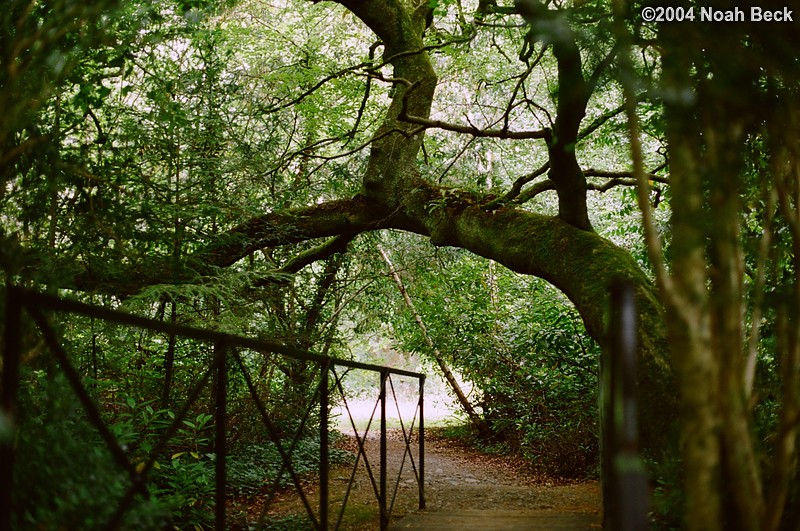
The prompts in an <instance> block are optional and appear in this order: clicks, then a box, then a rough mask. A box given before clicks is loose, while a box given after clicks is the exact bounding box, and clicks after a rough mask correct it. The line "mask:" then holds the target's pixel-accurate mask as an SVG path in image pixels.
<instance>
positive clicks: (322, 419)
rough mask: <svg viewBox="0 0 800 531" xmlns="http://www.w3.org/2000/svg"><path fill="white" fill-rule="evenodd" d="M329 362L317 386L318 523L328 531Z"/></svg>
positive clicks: (326, 362) (323, 369)
mask: <svg viewBox="0 0 800 531" xmlns="http://www.w3.org/2000/svg"><path fill="white" fill-rule="evenodd" d="M330 367H331V362H330V360H327V361H325V362H323V363H322V366H321V367H320V384H319V521H320V525H321V527H322V529H324V530H326V531H327V529H328V470H329V469H328V467H329V466H330V459H329V452H328V390H329V389H328V375H329V372H330Z"/></svg>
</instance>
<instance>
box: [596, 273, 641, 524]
mask: <svg viewBox="0 0 800 531" xmlns="http://www.w3.org/2000/svg"><path fill="white" fill-rule="evenodd" d="M636 351H637V346H636V299H635V290H634V286H633V284H631V283H630V282H622V281H620V282H616V283H614V284H613V285H612V286H611V323H610V327H609V346H608V348H607V349H605V350H604V351H603V357H602V358H601V362H600V385H601V389H600V400H601V415H600V416H601V432H602V435H601V439H602V440H601V451H602V454H601V455H602V458H601V459H602V461H601V472H602V485H603V487H602V490H603V528H604V529H613V530H615V531H617V530H618V531H641V530H645V529H649V522H648V517H647V512H648V505H649V503H648V497H649V494H648V485H647V474H646V472H645V470H644V465H643V463H642V460H641V458H640V457H639V434H638V421H637V414H638V413H637V408H636V395H635V393H636Z"/></svg>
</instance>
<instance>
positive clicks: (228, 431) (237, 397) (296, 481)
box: [0, 286, 648, 531]
mask: <svg viewBox="0 0 800 531" xmlns="http://www.w3.org/2000/svg"><path fill="white" fill-rule="evenodd" d="M612 302H613V303H614V311H613V312H612V321H613V322H612V334H611V337H612V345H611V348H610V349H609V353H604V359H603V361H602V363H601V378H600V380H601V408H600V413H601V414H600V416H601V424H602V434H601V439H602V440H601V449H602V469H603V486H602V490H603V499H604V501H605V503H604V505H605V507H604V511H603V527H605V528H607V529H615V530H640V529H647V528H648V521H647V499H648V494H647V491H648V487H647V480H646V477H645V475H644V472H643V469H642V467H641V462H640V460H639V458H638V455H637V452H636V446H637V442H636V430H637V429H636V425H635V417H636V406H635V401H634V400H633V397H632V391H633V388H634V375H635V369H634V366H633V363H634V361H635V334H634V330H635V311H634V308H633V291H632V289H631V288H630V286H627V287H626V286H621V287H620V286H618V287H616V288H614V289H613V290H612ZM87 325H90V328H91V330H92V331H93V332H92V333H91V334H89V335H87V334H86V333H85V332H84V334H83V335H81V334H78V333H76V330H85V329H86V328H87ZM142 334H144V335H146V336H147V337H148V338H149V341H150V343H151V344H152V345H154V348H153V349H152V351H151V352H149V353H148V355H151V356H152V355H154V354H153V352H161V353H162V355H163V352H164V348H165V345H167V346H168V350H170V351H172V352H173V353H174V351H175V349H174V347H175V344H176V342H180V344H181V346H182V349H183V351H184V352H192V353H196V355H195V354H192V357H193V358H195V357H199V358H198V359H201V360H203V363H200V364H198V363H197V360H196V359H194V363H187V361H186V359H183V360H181V359H169V360H168V361H165V362H164V364H163V365H158V364H157V365H158V370H155V371H154V373H155V374H156V375H157V376H156V377H155V378H156V379H158V378H161V380H162V381H161V382H160V383H159V385H162V386H163V389H164V393H163V395H162V397H161V404H162V406H166V405H169V409H168V414H167V415H161V416H159V413H161V412H163V411H164V409H163V408H162V410H159V411H156V409H155V407H153V406H157V404H155V402H156V400H152V401H150V402H153V404H152V405H151V404H150V403H146V404H136V403H135V401H134V400H133V399H131V398H130V397H128V398H127V399H126V398H125V397H122V396H121V394H120V392H119V389H118V387H117V386H116V384H115V382H114V378H115V377H119V376H120V375H119V374H106V372H105V371H106V369H105V367H104V362H105V361H106V360H104V359H103V356H102V352H103V349H102V348H101V347H99V346H98V343H100V342H102V343H103V344H104V345H110V344H112V343H114V342H116V345H117V349H118V350H120V345H123V347H122V348H121V350H122V351H123V352H124V345H129V344H130V343H131V342H132V338H136V337H138V338H141V337H143V336H142ZM159 349H160V350H159ZM45 351H49V353H50V356H44V355H43V354H42V353H43V352H45ZM37 357H38V358H40V360H38V361H37ZM265 357H267V358H265ZM134 358H135V356H133V355H131V360H133V359H134ZM41 359H46V360H48V361H46V362H41ZM265 359H266V360H267V361H268V362H269V363H266V364H265V363H264V362H265ZM131 362H133V361H131ZM279 362H280V363H284V364H287V363H288V364H290V365H291V364H294V365H293V366H295V367H296V366H300V365H302V366H303V367H304V368H305V371H306V372H305V375H306V376H305V377H306V381H307V386H306V387H307V393H306V394H304V395H302V396H292V397H291V398H288V397H285V396H277V397H276V396H275V394H276V393H275V392H273V393H272V395H270V388H269V386H266V389H265V385H264V384H263V380H264V379H265V377H266V376H265V372H264V366H265V365H270V364H272V365H274V364H277V363H279ZM2 363H3V365H2V396H1V397H0V398H1V399H2V402H0V531H6V530H8V531H10V530H12V529H22V528H25V527H27V528H30V527H37V525H36V524H37V522H36V521H35V520H34V521H32V520H31V517H30V515H29V514H27V513H24V512H25V510H26V508H25V507H23V506H21V501H20V500H19V499H18V498H17V496H15V494H14V493H15V492H16V491H18V490H19V489H20V488H23V487H24V486H25V485H21V483H25V482H26V481H27V480H28V478H26V477H23V474H21V473H20V470H24V469H25V468H24V467H25V466H26V465H27V463H24V462H20V461H21V459H20V458H19V456H20V454H23V453H24V452H23V450H24V449H23V448H21V445H23V444H24V442H23V443H21V442H20V441H24V440H25V438H24V436H23V435H24V432H25V430H26V428H27V426H28V425H29V424H30V422H29V419H27V418H26V411H22V408H21V407H20V404H21V399H20V396H21V395H22V394H23V393H28V391H26V386H28V387H30V386H33V387H36V386H37V385H40V384H41V379H42V378H43V376H42V374H44V375H45V376H44V378H52V375H53V373H58V374H61V375H63V380H66V382H67V384H65V387H68V389H67V392H69V393H71V396H72V398H73V401H74V402H75V404H76V406H75V410H74V411H73V414H74V415H76V416H78V417H79V418H80V419H81V422H83V423H84V424H85V425H91V427H92V429H93V430H95V432H96V436H95V438H94V440H96V441H97V443H96V444H95V445H94V446H95V447H96V448H93V450H95V451H103V452H106V454H107V461H109V462H110V463H111V466H113V467H115V468H116V471H117V477H118V478H121V479H119V480H118V481H117V482H116V483H117V488H116V490H115V491H114V495H113V496H112V495H111V494H109V489H108V488H103V486H102V485H94V487H96V488H97V489H98V490H97V492H98V493H102V495H103V496H104V497H107V498H108V499H109V503H108V507H106V511H105V513H104V514H103V515H101V516H99V517H98V518H100V520H96V521H95V522H93V525H92V528H95V529H130V528H136V529H139V528H143V526H142V525H140V524H137V523H135V522H137V521H138V520H135V519H134V520H132V519H131V518H132V517H131V514H136V513H137V511H138V512H139V513H141V512H142V507H156V508H158V507H159V501H160V498H162V497H164V496H165V493H167V495H168V494H170V488H172V489H173V491H175V490H179V491H180V490H181V489H182V485H176V484H175V483H169V479H167V480H166V483H167V484H166V485H165V484H164V482H165V479H164V478H165V477H167V478H168V477H169V476H165V474H164V473H163V469H164V467H169V466H170V465H173V467H176V466H177V465H176V461H178V462H182V459H183V458H184V457H188V456H191V458H189V462H188V463H187V464H186V465H185V466H186V467H187V468H185V469H183V468H181V469H180V470H179V471H182V472H184V473H185V472H186V471H187V470H188V471H192V470H194V471H195V472H197V468H196V467H197V466H198V465H199V461H200V460H201V459H205V463H206V464H207V470H206V472H207V473H206V474H200V475H199V476H198V477H196V478H195V480H196V481H195V483H197V482H199V481H200V480H205V481H206V482H207V483H208V484H207V485H206V486H205V487H206V488H205V492H206V495H207V496H208V497H211V496H213V503H212V502H211V500H209V499H206V500H204V503H203V504H202V510H204V511H205V512H206V513H209V512H211V511H213V515H212V514H205V515H204V516H205V520H204V521H205V524H204V525H206V526H207V525H208V522H213V526H214V528H215V529H217V530H223V529H248V530H250V529H284V530H294V529H298V530H300V529H302V530H305V529H315V530H328V529H371V528H374V527H377V524H375V522H376V521H379V522H380V524H379V526H380V529H389V527H390V519H391V516H392V512H393V509H394V508H395V504H396V502H397V501H398V499H400V498H403V499H402V501H401V503H399V504H398V507H399V506H401V505H402V506H403V507H405V508H406V509H407V510H411V511H413V510H414V509H418V510H419V512H418V513H417V514H413V515H410V516H408V517H406V518H402V519H399V520H397V519H395V521H393V522H392V529H587V528H594V527H599V525H598V523H597V522H595V521H594V520H593V519H588V520H587V519H585V518H584V519H582V520H581V519H580V518H579V519H578V520H576V519H575V517H574V515H573V517H572V518H573V519H572V520H570V516H568V515H562V517H559V515H553V514H539V513H536V512H530V514H528V513H526V512H524V511H523V512H515V513H513V514H512V513H502V514H501V513H498V512H496V511H495V512H491V511H489V512H486V511H466V512H464V511H462V512H461V513H458V514H446V513H444V512H436V511H432V512H426V511H424V509H425V424H424V418H425V417H424V408H423V405H424V384H425V376H424V375H423V374H418V373H414V372H409V371H403V370H398V369H394V368H390V367H384V366H378V365H372V364H367V363H359V362H355V361H351V360H345V359H336V358H331V357H326V356H321V355H318V354H315V353H312V352H307V351H303V350H298V349H294V348H291V347H287V346H285V345H282V344H278V343H274V342H269V341H263V340H257V339H251V338H246V337H241V336H237V335H231V334H226V333H221V332H216V331H211V330H205V329H198V328H191V327H186V326H180V325H177V324H174V323H168V322H165V321H159V320H152V319H146V318H143V317H138V316H135V315H131V314H129V313H124V312H121V311H117V310H112V309H108V308H102V307H97V306H92V305H87V304H84V303H81V302H76V301H72V300H65V299H59V298H56V297H53V296H49V295H45V294H41V293H36V292H32V291H26V290H23V289H19V288H16V287H9V288H7V291H6V307H5V337H4V350H3V358H2ZM37 363H39V368H32V367H31V366H37ZM42 363H44V364H45V367H44V368H41V364H42ZM117 363H119V359H118V360H117ZM151 363H152V360H151ZM188 367H191V370H189V368H188ZM259 368H260V371H259ZM37 371H38V372H37ZM159 371H161V372H159ZM181 371H188V372H187V374H181ZM37 378H38V379H37ZM179 378H180V379H181V380H180V381H181V382H183V385H184V387H183V389H188V393H187V392H186V391H182V393H183V394H186V396H185V397H183V396H181V397H178V396H171V395H170V381H171V380H177V379H179ZM349 379H353V380H355V381H357V382H358V385H356V386H354V385H352V383H351V382H349ZM349 383H350V384H349ZM142 385H146V384H145V383H142ZM173 387H174V386H173ZM356 388H357V389H358V392H357V396H355V394H354V391H353V389H356ZM399 388H402V389H403V391H404V392H403V398H399V395H400V393H398V392H397V391H398V389H399ZM234 390H235V392H234ZM409 390H411V391H410V392H409ZM151 391H152V388H151ZM28 394H29V393H28ZM173 394H177V393H173ZM409 394H411V395H412V396H413V399H412V403H413V404H415V407H411V408H408V407H407V404H408V396H409ZM356 400H358V402H359V403H360V404H362V405H363V404H364V402H365V401H367V403H369V404H372V411H371V416H370V417H369V419H368V420H367V421H366V423H365V421H364V420H363V419H361V420H359V421H356V420H355V419H354V415H353V414H352V413H351V408H350V403H351V402H355V401H356ZM120 401H122V404H121V403H120ZM287 401H290V402H291V403H290V404H287V403H286V402H287ZM232 402H234V403H233V404H232ZM243 402H246V403H247V405H248V406H249V409H248V408H245V409H247V411H250V412H251V416H252V418H250V419H249V425H250V426H251V430H252V429H253V428H252V426H253V425H255V426H256V427H257V432H258V434H259V435H260V436H261V437H262V438H263V439H264V440H265V441H269V442H270V443H271V445H272V448H273V453H272V454H270V455H272V462H271V463H269V465H270V466H269V467H265V468H260V467H254V468H255V470H253V471H252V474H251V475H255V476H257V477H256V479H255V487H253V488H251V489H250V490H249V491H248V492H247V493H245V494H243V493H242V492H241V490H237V487H236V486H235V482H232V481H231V477H230V476H231V475H232V473H233V472H235V471H234V470H232V468H233V464H234V461H232V460H231V459H230V458H231V455H232V452H235V451H236V450H235V448H236V445H237V435H236V434H237V429H238V426H237V422H238V421H239V419H238V418H232V414H233V409H236V411H237V412H241V410H242V403H243ZM404 405H405V406H406V407H403V406H404ZM280 406H283V411H284V412H285V411H286V410H287V408H288V409H289V410H293V411H294V412H295V414H294V417H295V418H294V421H293V423H289V424H290V425H287V423H286V420H285V418H281V416H280V414H279V412H280V411H281V407H280ZM126 408H127V409H126ZM135 408H139V411H140V413H141V412H143V413H142V414H143V415H144V417H146V418H147V419H148V420H147V422H144V423H142V422H139V423H138V424H137V427H138V428H139V429H140V431H141V430H143V431H146V433H136V430H134V429H132V428H130V427H129V429H127V430H126V429H120V425H121V424H122V425H123V427H125V426H128V425H129V424H130V423H128V424H125V422H123V421H125V419H130V418H131V417H132V414H131V413H130V411H128V409H130V410H133V409H135ZM28 409H30V408H28ZM297 411H301V412H302V413H301V414H300V415H299V420H297V417H298V415H297ZM332 412H339V418H338V419H334V418H332V416H333V414H334V413H332ZM28 413H29V411H28ZM237 414H240V413H237ZM126 415H127V417H126ZM284 416H285V415H284ZM390 417H392V418H391V419H390ZM387 420H390V422H391V426H389V425H387V424H388V423H387ZM54 421H55V422H57V421H58V420H57V419H54ZM334 421H338V427H339V428H340V429H342V431H347V432H350V433H351V434H352V439H348V440H347V444H349V447H350V448H349V449H350V450H352V451H353V452H352V453H354V454H355V456H354V457H353V458H351V459H349V460H347V461H345V462H340V461H336V460H335V459H333V457H335V456H336V455H340V454H343V453H344V452H341V451H340V450H337V449H336V448H335V445H332V441H331V430H330V428H331V425H332V422H334ZM390 427H391V428H392V429H391V432H389V431H388V428H390ZM187 433H188V434H189V436H188V437H187ZM191 434H195V435H196V437H197V438H198V441H197V447H196V448H195V449H194V450H192V449H186V448H185V446H186V442H187V439H188V440H190V439H191ZM309 434H311V436H312V438H314V439H315V440H316V441H318V444H317V446H316V447H315V448H317V450H315V451H316V459H315V462H316V464H315V465H314V466H313V467H312V468H313V469H312V470H309V466H308V462H309V458H308V450H307V446H305V447H304V445H303V441H304V440H306V439H307V438H308V437H309ZM387 434H390V435H391V436H392V437H394V439H395V441H396V440H397V438H398V437H399V438H400V439H401V440H402V448H403V450H402V456H401V457H399V458H398V456H397V455H396V454H395V455H392V456H391V458H390V457H389V456H387V446H388V444H387ZM252 436H253V435H252V433H251V434H250V437H251V438H252ZM376 439H377V444H378V445H379V451H378V453H377V457H378V458H377V461H378V462H374V461H375V456H376V453H375V451H374V445H375V444H376ZM176 440H177V441H179V442H176ZM394 445H395V446H396V443H394ZM201 446H202V448H201ZM368 447H369V448H370V451H369V452H368V451H367V448H368ZM302 448H306V450H302ZM298 453H303V454H304V457H303V459H302V460H301V459H298ZM187 454H188V455H187ZM345 455H351V454H345ZM368 456H372V460H370V459H369V457H368ZM192 459H194V461H192ZM300 461H302V463H303V464H301V463H300ZM334 461H336V462H334ZM15 467H18V471H17V473H15V470H14V469H15ZM192 467H194V468H192ZM267 468H268V469H269V470H270V473H268V474H267V473H264V472H263V470H266V469H267ZM246 472H248V471H246ZM71 473H72V474H75V475H81V476H83V477H76V478H72V480H74V481H72V483H74V484H75V485H77V484H81V485H83V487H81V488H84V489H86V488H92V482H93V481H94V480H93V479H92V478H93V474H94V471H92V470H80V469H76V470H74V471H73V472H71ZM236 474H238V475H241V474H242V471H241V470H239V471H236ZM259 474H261V475H260V476H259ZM15 481H16V482H17V484H15ZM190 483H191V482H190ZM87 485H88V487H87ZM170 485H171V487H170ZM187 485H188V484H187ZM212 485H213V486H212ZM188 486H195V487H196V485H195V484H194V483H191V485H188ZM251 487H252V482H251ZM73 488H74V485H73ZM23 490H24V489H23ZM66 494H69V493H66ZM171 494H172V495H173V496H174V495H175V494H184V493H183V492H182V491H181V492H177V493H176V492H172V493H171ZM50 496H51V497H52V498H56V497H59V496H65V493H64V492H63V491H59V490H58V489H55V491H54V492H52V493H51V494H50ZM185 496H186V497H189V499H188V500H187V499H184V500H183V505H184V508H187V507H188V509H189V510H191V509H192V508H196V506H197V505H198V504H199V503H200V502H199V501H198V500H196V499H193V498H191V494H186V495H185ZM198 496H199V495H198ZM66 497H67V498H68V497H69V496H66ZM243 500H244V501H243ZM173 502H174V500H173ZM64 503H68V500H64ZM148 504H151V505H148ZM167 506H169V504H167ZM161 507H162V511H163V504H162V505H161ZM144 512H147V511H146V509H145V511H144ZM23 513H24V514H23ZM354 514H355V517H354V516H353V515H354ZM359 515H361V520H359ZM375 516H377V519H376V518H375ZM132 522H134V523H132ZM165 524H166V525H169V526H170V527H171V526H173V525H174V524H171V523H169V522H168V521H165V520H162V521H161V522H160V524H158V523H157V524H154V525H151V527H153V528H163V527H164V525H165ZM59 525H62V523H59ZM64 525H65V526H66V527H65V528H69V527H70V526H69V524H64ZM181 525H183V526H184V527H188V528H191V527H194V528H195V529H201V528H205V527H203V526H201V525H199V524H196V525H192V524H191V523H190V524H189V525H186V523H185V522H184V523H182V524H181ZM176 529H177V527H176Z"/></svg>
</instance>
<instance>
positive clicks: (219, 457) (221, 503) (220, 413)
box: [214, 341, 228, 531]
mask: <svg viewBox="0 0 800 531" xmlns="http://www.w3.org/2000/svg"><path fill="white" fill-rule="evenodd" d="M214 360H215V364H216V369H217V385H216V396H215V397H214V402H215V411H214V416H215V417H216V418H215V419H214V452H215V455H216V463H215V464H216V488H215V495H216V498H215V507H214V513H215V520H214V528H215V529H216V530H217V531H224V530H225V498H226V496H225V453H226V452H225V450H226V448H225V431H226V425H225V424H226V423H225V413H226V409H227V397H228V392H227V387H228V385H227V384H228V370H227V369H228V367H227V347H226V345H225V342H224V341H219V342H217V343H215V344H214Z"/></svg>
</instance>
